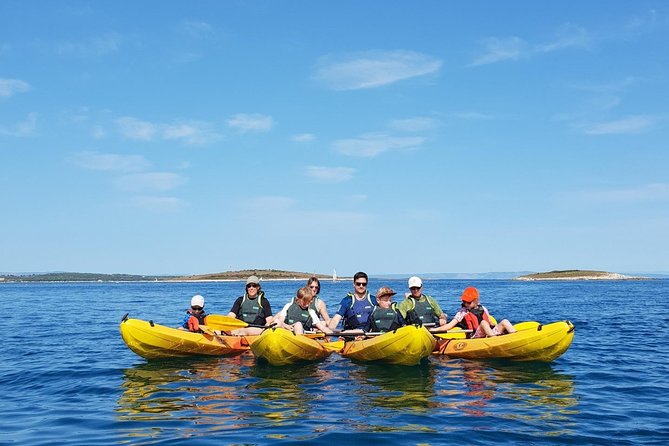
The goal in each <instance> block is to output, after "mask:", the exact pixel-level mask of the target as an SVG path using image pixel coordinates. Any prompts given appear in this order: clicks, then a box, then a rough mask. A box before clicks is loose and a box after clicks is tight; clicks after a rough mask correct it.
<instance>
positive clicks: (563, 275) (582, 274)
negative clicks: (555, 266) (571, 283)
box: [513, 269, 649, 281]
mask: <svg viewBox="0 0 669 446" xmlns="http://www.w3.org/2000/svg"><path fill="white" fill-rule="evenodd" d="M513 280H526V281H532V280H649V278H647V277H635V276H626V275H624V274H618V273H609V272H606V271H590V270H581V269H568V270H562V271H548V272H545V273H534V274H527V275H524V276H519V277H515V278H514V279H513Z"/></svg>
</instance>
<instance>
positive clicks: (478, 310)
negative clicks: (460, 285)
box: [458, 305, 493, 337]
mask: <svg viewBox="0 0 669 446" xmlns="http://www.w3.org/2000/svg"><path fill="white" fill-rule="evenodd" d="M481 321H486V322H488V323H489V324H490V325H491V326H492V325H493V324H492V323H491V322H490V319H489V318H488V315H487V314H486V312H485V310H484V309H483V307H482V306H481V305H477V306H476V307H474V308H470V309H469V310H467V313H465V317H464V318H462V320H461V321H460V322H458V327H460V328H462V329H465V330H472V332H471V333H468V334H467V337H471V336H473V334H474V333H475V332H476V330H477V329H478V328H479V325H481Z"/></svg>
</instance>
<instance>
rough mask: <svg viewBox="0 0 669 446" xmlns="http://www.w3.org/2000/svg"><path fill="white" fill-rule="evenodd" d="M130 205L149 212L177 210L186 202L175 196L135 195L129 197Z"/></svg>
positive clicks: (184, 205)
mask: <svg viewBox="0 0 669 446" xmlns="http://www.w3.org/2000/svg"><path fill="white" fill-rule="evenodd" d="M130 203H131V205H132V206H134V207H136V208H139V209H142V210H145V211H149V212H177V211H179V210H181V209H182V208H184V207H186V205H187V203H186V202H185V201H183V200H182V199H180V198H176V197H152V196H137V197H132V198H131V199H130Z"/></svg>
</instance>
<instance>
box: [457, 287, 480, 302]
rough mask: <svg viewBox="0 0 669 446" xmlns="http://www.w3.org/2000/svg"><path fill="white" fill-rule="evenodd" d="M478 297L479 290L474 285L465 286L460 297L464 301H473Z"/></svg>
mask: <svg viewBox="0 0 669 446" xmlns="http://www.w3.org/2000/svg"><path fill="white" fill-rule="evenodd" d="M478 298H479V290H477V289H476V288H474V287H473V286H470V287H467V288H465V290H464V291H463V292H462V296H460V299H462V301H463V302H472V301H474V300H476V299H478Z"/></svg>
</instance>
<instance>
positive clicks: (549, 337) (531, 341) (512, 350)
mask: <svg viewBox="0 0 669 446" xmlns="http://www.w3.org/2000/svg"><path fill="white" fill-rule="evenodd" d="M524 324H525V327H529V328H524V329H520V330H518V331H517V332H515V333H510V334H505V335H501V336H494V337H490V338H477V339H440V340H439V341H438V343H437V350H436V351H435V353H438V354H441V355H447V356H449V357H451V358H464V359H508V360H511V361H541V362H551V361H554V360H555V359H557V358H558V357H560V356H561V355H562V354H563V353H564V352H566V351H567V349H568V348H569V346H570V345H571V342H572V340H573V339H574V325H573V324H572V323H571V322H570V321H559V322H553V323H550V324H545V325H542V324H537V323H535V324H533V325H530V324H529V323H524Z"/></svg>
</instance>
